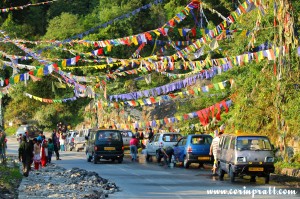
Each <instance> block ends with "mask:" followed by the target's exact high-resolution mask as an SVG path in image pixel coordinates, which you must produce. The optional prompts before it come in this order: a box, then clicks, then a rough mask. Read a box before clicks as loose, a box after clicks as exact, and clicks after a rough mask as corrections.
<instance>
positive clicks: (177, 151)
mask: <svg viewBox="0 0 300 199" xmlns="http://www.w3.org/2000/svg"><path fill="white" fill-rule="evenodd" d="M185 139H186V137H183V138H181V139H180V140H179V141H178V143H177V144H176V145H175V147H174V156H175V159H177V160H179V161H182V160H183V155H184V154H183V153H184V145H183V143H186V141H185Z"/></svg>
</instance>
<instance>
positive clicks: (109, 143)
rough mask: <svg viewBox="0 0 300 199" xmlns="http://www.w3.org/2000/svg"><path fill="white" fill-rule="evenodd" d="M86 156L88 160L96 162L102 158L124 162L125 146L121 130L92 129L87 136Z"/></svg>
mask: <svg viewBox="0 0 300 199" xmlns="http://www.w3.org/2000/svg"><path fill="white" fill-rule="evenodd" d="M86 140H87V145H86V152H85V153H86V157H87V161H88V162H90V161H93V163H94V164H96V163H97V162H98V161H99V160H101V159H106V160H112V161H115V160H118V163H122V162H123V158H124V146H123V140H122V134H121V131H119V130H113V129H91V130H90V132H89V135H88V136H86Z"/></svg>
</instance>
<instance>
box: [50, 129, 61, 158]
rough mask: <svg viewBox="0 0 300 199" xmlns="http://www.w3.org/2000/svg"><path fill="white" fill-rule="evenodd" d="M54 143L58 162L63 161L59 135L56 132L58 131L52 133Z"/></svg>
mask: <svg viewBox="0 0 300 199" xmlns="http://www.w3.org/2000/svg"><path fill="white" fill-rule="evenodd" d="M52 142H53V146H54V152H55V155H56V160H61V159H60V158H59V149H60V144H59V133H58V132H56V129H54V130H53V133H52Z"/></svg>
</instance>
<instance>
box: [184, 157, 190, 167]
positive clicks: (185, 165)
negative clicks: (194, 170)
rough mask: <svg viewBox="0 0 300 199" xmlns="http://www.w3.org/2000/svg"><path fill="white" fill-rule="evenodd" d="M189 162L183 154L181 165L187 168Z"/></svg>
mask: <svg viewBox="0 0 300 199" xmlns="http://www.w3.org/2000/svg"><path fill="white" fill-rule="evenodd" d="M190 164H191V163H190V162H189V160H188V158H187V157H186V156H184V159H183V167H184V168H186V169H188V168H189V167H190Z"/></svg>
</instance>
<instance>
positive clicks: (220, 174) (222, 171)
mask: <svg viewBox="0 0 300 199" xmlns="http://www.w3.org/2000/svg"><path fill="white" fill-rule="evenodd" d="M218 175H219V179H220V180H224V175H225V171H224V170H223V169H222V168H221V165H220V164H219V165H218Z"/></svg>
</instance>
